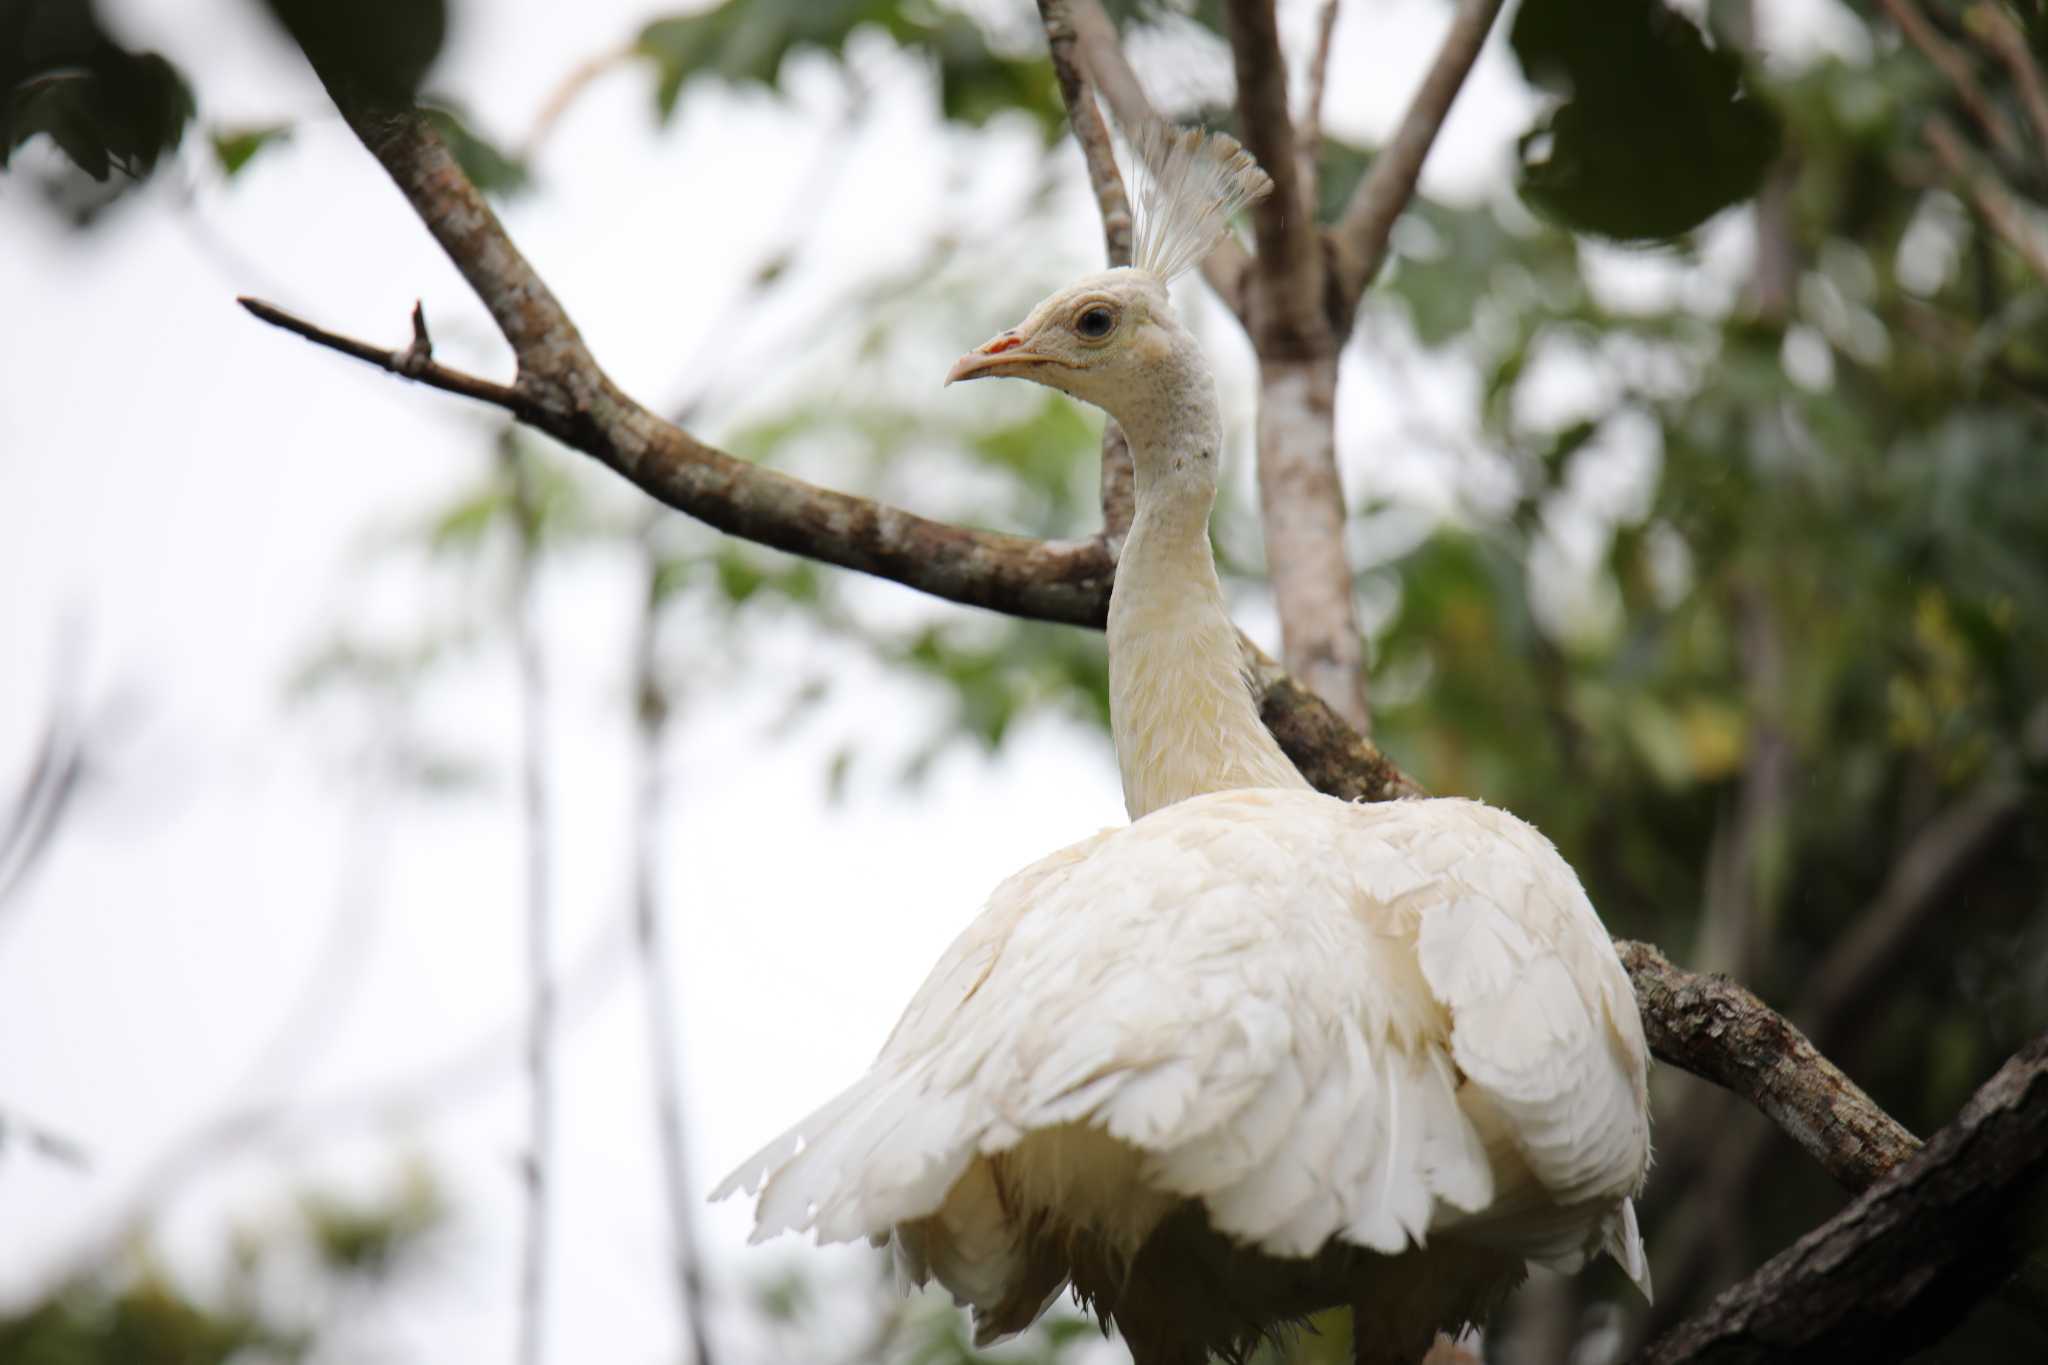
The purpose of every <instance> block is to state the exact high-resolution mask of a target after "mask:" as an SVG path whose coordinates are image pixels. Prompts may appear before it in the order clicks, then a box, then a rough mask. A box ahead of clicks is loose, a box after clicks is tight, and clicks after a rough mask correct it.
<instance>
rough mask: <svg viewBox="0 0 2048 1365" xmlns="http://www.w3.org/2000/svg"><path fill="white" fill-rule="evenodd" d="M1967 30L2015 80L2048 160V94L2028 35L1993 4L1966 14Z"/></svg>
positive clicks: (2035, 136)
mask: <svg viewBox="0 0 2048 1365" xmlns="http://www.w3.org/2000/svg"><path fill="white" fill-rule="evenodd" d="M1963 27H1964V28H1966V29H1968V30H1969V31H1970V34H1971V36H1973V37H1975V38H1976V39H1977V40H1978V41H1979V42H1981V43H1983V44H1984V45H1985V46H1986V47H1988V48H1990V49H1991V54H1992V55H1993V56H1994V57H1996V58H1998V60H1999V62H2000V63H2001V64H2002V65H2003V66H2004V67H2005V71H2006V74H2007V75H2008V76H2010V77H2012V83H2013V86H2014V88H2015V89H2017V90H2018V91H2019V95H2020V107H2021V108H2022V109H2025V110H2026V111H2027V121H2028V122H2029V123H2031V124H2032V125H2033V127H2034V141H2035V144H2036V146H2037V148H2038V151H2039V154H2040V158H2041V159H2043V160H2048V90H2044V89H2043V88H2042V84H2041V68H2040V66H2039V65H2038V64H2036V62H2035V61H2034V54H2033V51H2032V49H2030V48H2029V47H2028V46H2027V35H2026V34H2024V33H2022V32H2021V31H2020V26H2019V24H2018V22H2017V21H2016V20H2014V19H2013V17H2012V16H2011V15H2010V14H2007V13H2006V12H2005V11H2004V10H2003V9H2001V8H1999V7H1998V6H1997V5H1994V4H1989V3H1978V4H1974V5H1971V6H1970V7H1969V8H1968V9H1967V10H1965V11H1963Z"/></svg>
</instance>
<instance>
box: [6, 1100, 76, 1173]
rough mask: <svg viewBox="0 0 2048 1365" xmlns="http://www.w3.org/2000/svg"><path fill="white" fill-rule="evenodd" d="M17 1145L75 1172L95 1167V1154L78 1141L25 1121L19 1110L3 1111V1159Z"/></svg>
mask: <svg viewBox="0 0 2048 1365" xmlns="http://www.w3.org/2000/svg"><path fill="white" fill-rule="evenodd" d="M14 1142H19V1143H21V1144H23V1145H24V1146H26V1147H27V1148H28V1149H29V1151H31V1152H33V1153H35V1154H36V1155H37V1156H39V1157H42V1158H43V1159H44V1160H46V1161H51V1162H55V1163H56V1164H57V1165H59V1166H66V1167H69V1168H70V1169H72V1170H74V1171H84V1170H87V1169H89V1168H90V1167H91V1165H92V1154H91V1153H90V1152H88V1151H87V1150H86V1147H85V1144H84V1143H82V1142H80V1141H79V1140H78V1139H77V1138H74V1137H67V1136H66V1135H64V1134H63V1133H60V1132H58V1131H57V1130H56V1129H54V1128H52V1127H50V1126H49V1125H47V1124H43V1123H38V1122H36V1121H35V1120H34V1119H30V1118H24V1117H23V1116H22V1114H21V1113H20V1111H18V1110H9V1109H0V1156H4V1155H6V1152H7V1147H8V1145H9V1144H10V1143H14Z"/></svg>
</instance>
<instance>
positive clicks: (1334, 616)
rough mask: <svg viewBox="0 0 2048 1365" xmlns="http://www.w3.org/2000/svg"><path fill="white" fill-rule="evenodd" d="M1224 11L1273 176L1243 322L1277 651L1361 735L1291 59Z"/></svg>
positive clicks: (1319, 268)
mask: <svg viewBox="0 0 2048 1365" xmlns="http://www.w3.org/2000/svg"><path fill="white" fill-rule="evenodd" d="M1225 20H1226V24H1225V27H1226V28H1227V30H1228V32H1229V36H1230V49H1231V52H1232V54H1233V56H1234V58H1235V60H1236V65H1237V110H1238V119H1239V124H1240V128H1241V130H1242V132H1243V134H1244V143H1245V146H1246V147H1247V148H1249V149H1250V151H1251V153H1252V155H1254V156H1256V157H1257V158H1258V159H1259V164H1260V165H1262V166H1264V167H1265V168H1266V171H1267V173H1268V174H1269V175H1271V176H1272V177H1273V192H1272V194H1270V195H1268V196H1267V197H1266V198H1265V199H1263V200H1261V201H1260V202H1259V203H1258V204H1256V205H1254V206H1253V208H1252V228H1253V233H1254V236H1255V237H1256V238H1257V241H1258V248H1259V249H1258V255H1257V257H1256V258H1255V259H1254V260H1253V262H1252V269H1251V272H1250V275H1249V277H1248V279H1247V287H1246V296H1245V320H1246V324H1247V326H1248V328H1249V329H1250V332H1251V336H1252V345H1253V348H1254V349H1255V350H1256V351H1257V352H1258V355H1259V421H1258V433H1259V456H1258V458H1259V520H1260V523H1261V525H1262V526H1263V527H1264V529H1265V540H1266V567H1267V571H1268V572H1269V574H1270V575H1271V578H1272V586H1273V605H1274V608H1275V610H1276V611H1277V612H1278V614H1279V617H1280V653H1281V657H1282V658H1283V659H1285V660H1286V662H1287V667H1288V669H1289V670H1290V671H1292V672H1293V673H1294V675H1295V676H1296V677H1298V678H1299V679H1301V681H1302V682H1304V683H1306V684H1307V685H1308V686H1309V687H1310V688H1311V689H1313V690H1314V691H1315V692H1316V693H1318V694H1319V695H1320V696H1321V697H1322V698H1323V700H1325V701H1327V702H1329V703H1330V705H1331V706H1333V707H1335V708H1336V710H1337V712H1338V714H1339V715H1341V716H1343V717H1344V718H1345V720H1347V721H1349V722H1350V723H1351V725H1352V726H1353V728H1355V729H1358V730H1360V731H1365V732H1368V733H1369V732H1370V726H1371V710H1370V707H1369V704H1368V700H1367V695H1366V682H1365V642H1364V639H1363V638H1362V637H1361V635H1360V633H1359V629H1358V608H1357V605H1356V603H1355V602H1354V600H1353V597H1352V592H1351V565H1350V561H1349V559H1348V558H1347V556H1346V555H1345V552H1344V515H1345V514H1344V490H1343V486H1342V483H1341V480H1340V479H1339V477H1338V473H1337V442H1336V397H1337V348H1338V337H1337V335H1336V333H1335V332H1334V331H1333V330H1332V328H1331V326H1330V320H1329V316H1328V312H1327V310H1326V309H1325V307H1324V302H1323V281H1324V269H1323V248H1322V241H1321V238H1320V236H1319V234H1318V232H1317V230H1316V225H1315V219H1314V218H1313V217H1311V216H1310V214H1309V213H1308V212H1307V210H1306V207H1305V205H1306V199H1307V196H1306V193H1305V188H1304V186H1305V181H1304V171H1303V167H1302V165H1301V162H1300V158H1299V153H1298V149H1297V146H1296V143H1295V130H1294V121H1293V119H1292V117H1291V116H1290V115H1289V114H1288V111H1287V63H1286V61H1285V59H1284V58H1283V57H1282V55H1281V52H1280V35H1279V32H1278V28H1277V25H1276V22H1275V18H1274V13H1273V0H1231V3H1230V4H1229V5H1228V7H1227V8H1226V9H1225Z"/></svg>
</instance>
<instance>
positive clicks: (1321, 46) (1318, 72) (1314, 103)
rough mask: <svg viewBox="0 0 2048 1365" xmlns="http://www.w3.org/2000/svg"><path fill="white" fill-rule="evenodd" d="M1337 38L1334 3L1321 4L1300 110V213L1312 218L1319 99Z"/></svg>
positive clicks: (1317, 179)
mask: <svg viewBox="0 0 2048 1365" xmlns="http://www.w3.org/2000/svg"><path fill="white" fill-rule="evenodd" d="M1336 36H1337V0H1323V9H1322V13H1321V14H1320V15H1318V16H1317V18H1316V46H1315V52H1314V54H1313V55H1312V56H1311V57H1310V58H1309V62H1308V97H1307V99H1306V100H1304V101H1303V103H1302V109H1301V138H1300V143H1301V148H1300V152H1299V155H1300V157H1301V209H1302V212H1303V213H1305V214H1307V215H1308V217H1309V219H1310V221H1314V219H1315V216H1316V190H1317V188H1318V186H1320V185H1321V183H1322V178H1323V177H1322V165H1323V96H1324V93H1325V92H1326V91H1327V90H1328V89H1329V84H1330V41H1331V40H1332V39H1333V38H1335V37H1336Z"/></svg>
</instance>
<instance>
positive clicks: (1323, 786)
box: [1238, 636, 1428, 801]
mask: <svg viewBox="0 0 2048 1365" xmlns="http://www.w3.org/2000/svg"><path fill="white" fill-rule="evenodd" d="M1238 643H1239V644H1240V645H1242V646H1243V648H1244V650H1245V653H1246V656H1247V658H1248V660H1249V662H1250V671H1251V675H1252V677H1253V679H1254V680H1255V681H1256V682H1257V683H1258V685H1259V696H1260V703H1259V717H1260V719H1262V720H1263V721H1265V722H1266V728H1267V729H1268V730H1271V731H1272V732H1273V738H1275V739H1277V740H1279V741H1280V747H1281V748H1282V749H1283V750H1285V751H1286V753H1287V757H1288V758H1289V759H1291V760H1292V761H1293V763H1294V766H1295V767H1297V768H1299V769H1300V770H1301V775H1302V776H1303V777H1305V778H1307V779H1308V780H1309V782H1310V784H1311V785H1313V786H1314V787H1315V788H1316V789H1317V790H1318V791H1321V792H1325V793H1327V794H1329V795H1331V796H1335V797H1339V798H1341V799H1343V800H1346V801H1394V800H1399V799H1401V798H1403V797H1409V796H1425V795H1427V794H1428V793H1426V792H1424V791H1423V789H1422V787H1421V786H1420V784H1418V783H1417V782H1416V781H1415V779H1414V778H1412V777H1410V776H1408V774H1406V773H1404V772H1402V771H1401V769H1400V768H1399V767H1398V766H1397V765H1396V764H1395V763H1394V761H1393V760H1392V759H1390V758H1388V757H1387V756H1386V755H1385V754H1383V753H1381V752H1380V751H1379V749H1377V748H1376V747H1374V745H1373V743H1372V741H1371V740H1369V739H1367V738H1366V737H1365V736H1364V735H1363V734H1361V733H1360V732H1359V731H1358V730H1357V729H1356V728H1354V727H1353V726H1352V725H1350V724H1349V723H1348V722H1346V721H1345V719H1344V718H1343V717H1342V716H1340V715H1338V714H1337V712H1336V711H1335V710H1334V709H1333V708H1332V707H1331V706H1330V704H1329V703H1328V702H1326V701H1324V700H1323V699H1322V698H1321V697H1319V696H1317V695H1316V694H1315V693H1314V692H1313V691H1311V690H1310V689H1309V688H1308V687H1306V686H1305V685H1304V684H1303V683H1302V682H1301V680H1300V679H1298V678H1293V677H1290V676H1288V673H1287V671H1286V670H1285V669H1283V668H1282V667H1281V666H1280V665H1279V664H1278V663H1277V662H1275V661H1274V660H1273V659H1272V658H1270V657H1269V656H1268V655H1267V654H1266V653H1265V651H1263V650H1261V649H1259V648H1258V646H1256V645H1254V644H1252V642H1251V641H1249V640H1247V639H1244V638H1243V637H1242V636H1240V637H1239V639H1238Z"/></svg>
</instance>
